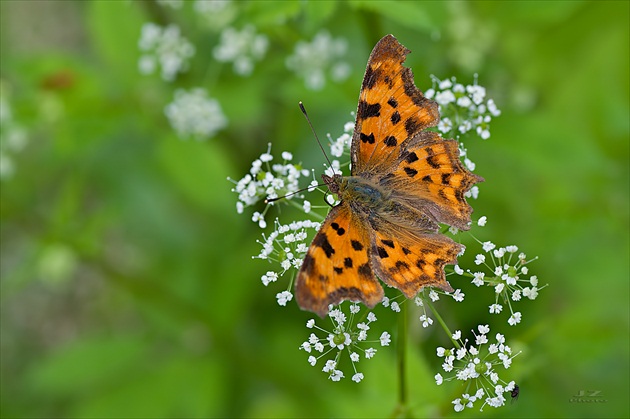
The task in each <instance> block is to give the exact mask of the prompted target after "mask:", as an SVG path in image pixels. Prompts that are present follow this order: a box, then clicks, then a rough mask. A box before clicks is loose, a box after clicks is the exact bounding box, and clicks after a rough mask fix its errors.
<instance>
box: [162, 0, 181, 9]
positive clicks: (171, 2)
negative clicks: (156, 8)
mask: <svg viewBox="0 0 630 419" xmlns="http://www.w3.org/2000/svg"><path fill="white" fill-rule="evenodd" d="M157 4H159V5H160V6H162V7H170V8H171V9H181V8H182V6H183V5H184V0H157Z"/></svg>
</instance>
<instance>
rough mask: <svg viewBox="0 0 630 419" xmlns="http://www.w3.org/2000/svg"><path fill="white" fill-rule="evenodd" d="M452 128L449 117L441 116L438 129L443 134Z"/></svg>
mask: <svg viewBox="0 0 630 419" xmlns="http://www.w3.org/2000/svg"><path fill="white" fill-rule="evenodd" d="M452 129H453V122H452V121H451V120H450V119H449V118H443V119H442V120H440V122H439V123H438V130H439V131H440V132H441V133H443V134H446V133H447V132H449V131H450V130H452Z"/></svg>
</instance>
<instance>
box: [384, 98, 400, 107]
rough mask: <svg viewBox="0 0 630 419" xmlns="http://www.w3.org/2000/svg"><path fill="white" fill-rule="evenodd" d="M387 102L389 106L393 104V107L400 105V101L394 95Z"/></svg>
mask: <svg viewBox="0 0 630 419" xmlns="http://www.w3.org/2000/svg"><path fill="white" fill-rule="evenodd" d="M387 104H388V105H389V106H391V107H392V108H397V107H398V101H397V100H396V99H394V98H393V97H392V98H390V99H389V100H388V101H387Z"/></svg>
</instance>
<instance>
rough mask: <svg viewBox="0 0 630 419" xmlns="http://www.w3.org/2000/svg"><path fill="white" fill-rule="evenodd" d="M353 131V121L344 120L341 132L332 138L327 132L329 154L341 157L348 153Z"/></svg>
mask: <svg viewBox="0 0 630 419" xmlns="http://www.w3.org/2000/svg"><path fill="white" fill-rule="evenodd" d="M353 132H354V121H350V122H346V123H345V124H344V125H343V134H341V135H340V136H339V137H337V138H336V139H335V140H333V139H332V137H331V136H330V134H328V143H329V144H330V154H331V155H332V156H333V157H341V156H343V155H346V156H349V155H350V145H351V142H352V133H353Z"/></svg>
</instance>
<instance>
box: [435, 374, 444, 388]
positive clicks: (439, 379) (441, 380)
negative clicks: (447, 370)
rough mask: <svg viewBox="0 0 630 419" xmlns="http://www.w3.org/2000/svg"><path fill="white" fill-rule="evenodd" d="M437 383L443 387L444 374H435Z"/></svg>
mask: <svg viewBox="0 0 630 419" xmlns="http://www.w3.org/2000/svg"><path fill="white" fill-rule="evenodd" d="M434 378H435V383H436V384H437V385H438V386H439V385H442V382H443V381H444V379H443V378H442V374H440V373H437V374H435V377H434Z"/></svg>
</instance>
